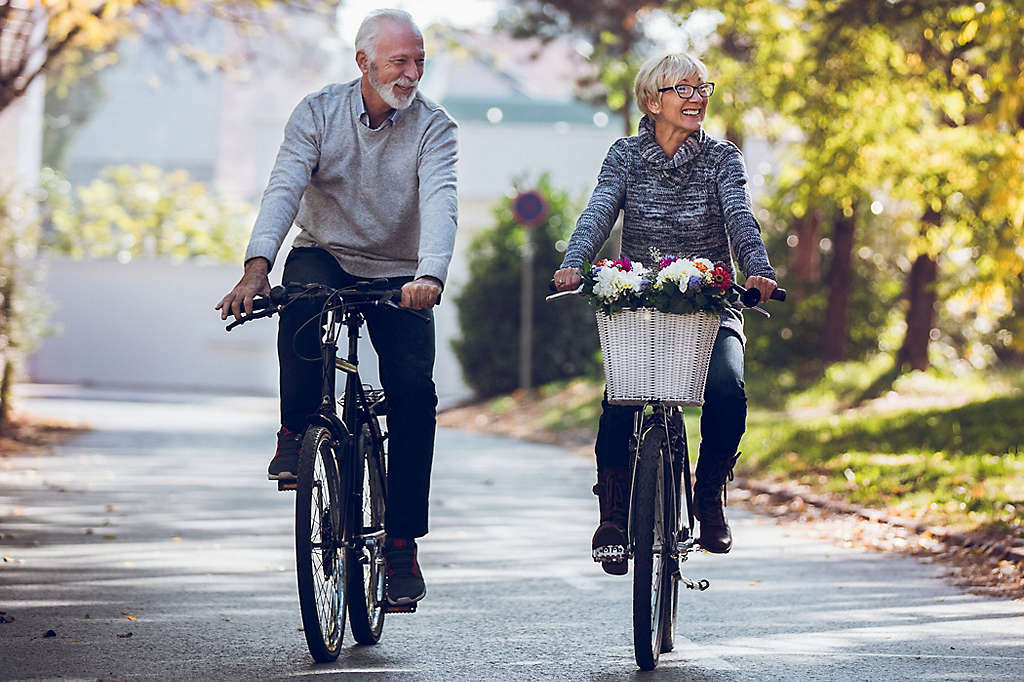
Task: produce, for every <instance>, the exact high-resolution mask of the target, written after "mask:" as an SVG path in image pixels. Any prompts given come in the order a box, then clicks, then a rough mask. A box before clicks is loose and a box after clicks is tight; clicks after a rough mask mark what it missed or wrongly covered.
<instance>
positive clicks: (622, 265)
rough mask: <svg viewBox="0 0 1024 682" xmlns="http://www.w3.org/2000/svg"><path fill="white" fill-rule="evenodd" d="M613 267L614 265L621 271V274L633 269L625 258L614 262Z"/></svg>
mask: <svg viewBox="0 0 1024 682" xmlns="http://www.w3.org/2000/svg"><path fill="white" fill-rule="evenodd" d="M613 265H615V267H616V268H618V269H619V270H621V271H622V272H629V271H631V270H632V269H633V262H632V261H630V260H629V259H628V258H626V257H622V258H620V259H619V260H617V261H615V263H613Z"/></svg>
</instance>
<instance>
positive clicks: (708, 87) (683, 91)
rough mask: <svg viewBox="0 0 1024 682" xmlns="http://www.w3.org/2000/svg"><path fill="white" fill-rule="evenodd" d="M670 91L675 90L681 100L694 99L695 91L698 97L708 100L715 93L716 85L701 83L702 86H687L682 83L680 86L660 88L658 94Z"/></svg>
mask: <svg viewBox="0 0 1024 682" xmlns="http://www.w3.org/2000/svg"><path fill="white" fill-rule="evenodd" d="M669 90H675V91H676V94H677V95H679V98H680V99H690V98H691V97H693V91H694V90H696V91H697V94H698V95H700V96H701V97H703V98H704V99H707V98H708V97H711V93H713V92H714V91H715V84H714V83H701V84H700V85H687V84H686V83H680V84H679V85H670V86H669V87H667V88H658V92H668V91H669Z"/></svg>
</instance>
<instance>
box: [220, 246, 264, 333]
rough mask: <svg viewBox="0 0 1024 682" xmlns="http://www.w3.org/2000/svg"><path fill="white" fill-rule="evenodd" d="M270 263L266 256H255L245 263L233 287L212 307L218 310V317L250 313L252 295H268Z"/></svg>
mask: <svg viewBox="0 0 1024 682" xmlns="http://www.w3.org/2000/svg"><path fill="white" fill-rule="evenodd" d="M269 266H270V263H268V262H267V259H266V258H261V257H256V258H253V259H250V260H249V261H247V262H246V264H245V273H244V274H243V275H242V279H240V280H238V284H236V285H235V288H234V289H232V290H231V291H229V292H228V293H227V295H226V296H224V298H222V299H221V300H220V303H218V304H217V305H215V306H214V307H213V309H214V310H219V311H220V319H222V320H226V319H228V315H234V316H235V319H236V320H238V319H241V317H242V313H243V312H245V314H246V315H252V299H253V297H254V296H270V278H269V277H267V272H268V270H269Z"/></svg>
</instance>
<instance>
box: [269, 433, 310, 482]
mask: <svg viewBox="0 0 1024 682" xmlns="http://www.w3.org/2000/svg"><path fill="white" fill-rule="evenodd" d="M301 445H302V434H301V433H296V432H294V431H291V430H289V429H288V428H287V427H284V426H282V427H281V430H280V431H278V432H277V452H276V453H274V459H272V460H270V467H269V468H268V469H267V478H268V479H270V480H271V481H286V480H291V479H293V478H297V477H298V474H299V447H300V446H301Z"/></svg>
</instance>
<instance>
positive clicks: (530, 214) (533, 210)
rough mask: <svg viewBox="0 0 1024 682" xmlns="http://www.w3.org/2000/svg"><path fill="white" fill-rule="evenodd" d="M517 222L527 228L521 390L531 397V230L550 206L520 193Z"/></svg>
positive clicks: (521, 292) (516, 202)
mask: <svg viewBox="0 0 1024 682" xmlns="http://www.w3.org/2000/svg"><path fill="white" fill-rule="evenodd" d="M512 213H513V215H514V216H515V219H516V222H518V223H519V224H520V225H522V226H523V227H525V228H526V242H525V243H524V244H523V257H522V260H521V262H522V270H521V273H522V276H521V277H520V286H519V388H520V389H521V390H522V391H523V393H524V394H529V392H530V389H531V388H532V379H533V258H534V250H533V235H532V234H531V230H533V228H535V227H537V226H538V225H540V224H542V223H543V222H544V221H545V220H547V217H548V202H547V199H546V198H545V197H544V195H543V194H541V193H540V192H538V191H536V190H529V191H526V192H520V193H519V195H517V196H516V198H515V199H513V200H512Z"/></svg>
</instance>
